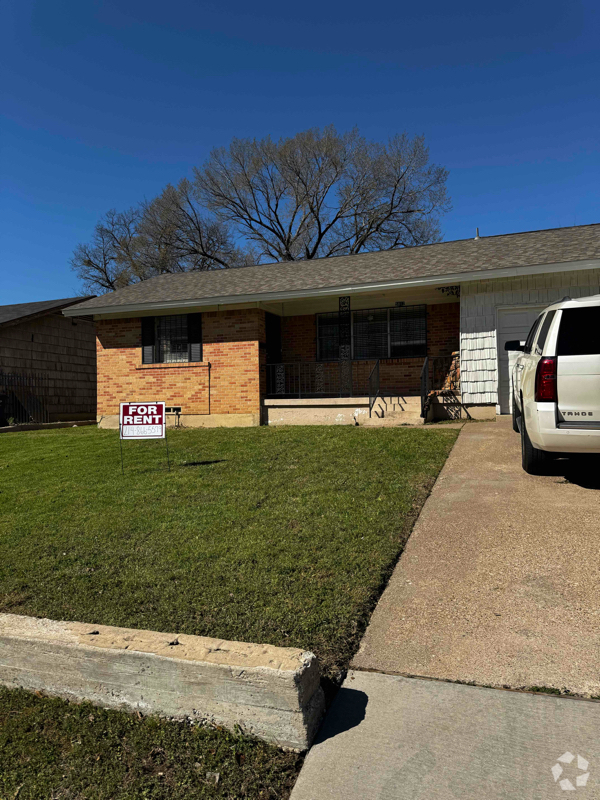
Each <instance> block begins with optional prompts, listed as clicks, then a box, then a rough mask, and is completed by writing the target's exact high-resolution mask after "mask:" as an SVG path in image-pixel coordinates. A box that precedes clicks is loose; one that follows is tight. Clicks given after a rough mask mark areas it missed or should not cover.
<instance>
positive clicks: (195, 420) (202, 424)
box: [97, 414, 260, 430]
mask: <svg viewBox="0 0 600 800" xmlns="http://www.w3.org/2000/svg"><path fill="white" fill-rule="evenodd" d="M97 421H98V427H99V428H109V429H111V430H118V429H119V415H118V414H106V415H98V417H97ZM257 425H260V414H167V428H253V427H256V426H257Z"/></svg>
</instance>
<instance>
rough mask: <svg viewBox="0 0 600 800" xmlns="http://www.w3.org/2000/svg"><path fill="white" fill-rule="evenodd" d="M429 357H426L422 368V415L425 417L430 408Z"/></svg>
mask: <svg viewBox="0 0 600 800" xmlns="http://www.w3.org/2000/svg"><path fill="white" fill-rule="evenodd" d="M429 392H430V389H429V358H425V361H424V362H423V369H422V370H421V417H422V418H423V419H425V417H426V416H427V411H428V410H429Z"/></svg>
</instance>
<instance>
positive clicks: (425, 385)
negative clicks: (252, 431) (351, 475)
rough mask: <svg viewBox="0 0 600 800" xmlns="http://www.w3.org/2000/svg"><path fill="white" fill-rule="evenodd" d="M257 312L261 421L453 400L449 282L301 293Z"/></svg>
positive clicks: (352, 414)
mask: <svg viewBox="0 0 600 800" xmlns="http://www.w3.org/2000/svg"><path fill="white" fill-rule="evenodd" d="M265 310H266V315H265V328H266V346H265V347H264V353H263V358H262V359H261V373H262V375H261V377H262V380H261V384H262V389H263V406H264V408H265V409H266V414H265V417H266V419H265V421H266V422H268V423H269V424H271V423H273V422H275V421H276V420H278V419H280V418H281V419H283V418H284V417H286V418H288V419H289V418H291V416H293V415H292V414H291V412H290V409H292V408H296V409H302V413H300V412H298V413H297V415H296V416H298V418H299V419H302V420H305V422H307V421H308V419H309V417H310V416H311V414H312V417H313V418H314V419H315V421H317V418H322V421H323V422H325V421H326V422H332V421H339V422H344V423H348V422H349V421H352V419H354V420H355V421H356V420H359V419H364V418H365V417H374V416H375V417H380V418H383V417H384V416H388V417H389V416H390V413H391V412H392V411H393V412H394V413H397V412H405V416H406V411H407V409H408V407H410V409H411V416H414V414H413V412H414V411H415V410H417V411H418V416H419V417H421V415H422V414H423V412H424V411H426V410H427V409H425V405H427V403H428V400H427V399H428V397H429V396H430V394H431V393H432V392H437V391H441V390H444V389H445V390H452V391H453V392H455V393H456V395H457V396H459V393H460V365H459V340H460V299H459V292H458V287H454V286H453V287H439V288H438V287H424V288H422V289H418V290H404V291H403V292H399V291H395V292H394V291H390V292H383V293H378V294H367V293H362V294H355V295H343V296H339V297H331V296H329V297H327V298H319V299H313V298H310V299H309V298H307V299H306V300H304V301H294V302H293V303H283V304H280V307H279V308H278V309H274V308H273V309H271V308H269V309H268V310H267V309H265ZM429 404H430V403H429ZM275 409H282V411H281V414H279V412H278V411H275ZM284 409H285V410H284ZM309 409H312V411H309ZM342 409H343V411H342ZM278 414H279V416H278ZM299 424H300V423H299Z"/></svg>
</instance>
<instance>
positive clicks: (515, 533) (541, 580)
mask: <svg viewBox="0 0 600 800" xmlns="http://www.w3.org/2000/svg"><path fill="white" fill-rule="evenodd" d="M519 448H520V441H519V436H518V435H517V434H515V433H513V431H512V429H511V426H510V420H509V419H501V420H499V421H498V422H495V423H478V424H473V425H467V426H465V427H464V429H463V430H462V431H461V433H460V436H459V438H458V441H457V443H456V445H455V447H454V449H453V451H452V453H451V454H450V457H449V458H448V461H447V462H446V464H445V466H444V469H443V470H442V473H441V475H440V477H439V478H438V481H437V483H436V484H435V486H434V488H433V491H432V493H431V496H430V497H429V499H428V500H427V502H426V504H425V506H424V508H423V510H422V512H421V515H420V517H419V519H418V521H417V523H416V525H415V529H414V531H413V533H412V535H411V537H410V539H409V541H408V544H407V547H406V549H405V551H404V553H403V555H402V557H401V559H400V561H399V563H398V565H397V567H396V569H395V571H394V574H393V576H392V578H391V580H390V583H389V585H388V587H387V589H386V591H385V593H384V594H383V597H382V598H381V600H380V602H379V604H378V606H377V608H376V610H375V612H374V614H373V617H372V620H371V624H370V625H369V628H368V630H367V632H366V635H365V637H364V639H363V642H362V644H361V647H360V650H359V652H358V654H357V655H356V657H355V658H354V660H353V663H352V666H353V667H354V668H355V669H364V670H376V671H379V672H387V673H395V674H402V675H413V676H427V677H432V678H442V679H450V680H460V681H466V682H475V683H477V684H479V685H489V686H500V687H501V686H509V687H513V688H529V687H532V686H545V687H554V688H558V689H563V688H567V689H569V690H570V691H572V692H575V693H578V694H582V695H587V696H590V695H592V696H593V695H600V557H599V552H600V491H598V488H596V487H600V476H599V475H598V462H597V461H594V460H593V459H592V460H590V461H589V462H587V464H586V463H583V465H582V466H580V467H579V471H578V472H576V471H574V467H573V466H570V465H569V464H568V463H565V462H562V463H560V462H559V463H557V465H556V470H555V472H556V474H555V475H551V476H544V477H532V476H530V475H527V474H526V473H525V472H523V470H522V469H521V462H520V449H519ZM565 469H567V470H570V472H567V477H568V479H569V480H570V481H571V482H569V480H566V479H565V477H564V470H565ZM561 470H562V471H563V474H561ZM599 736H600V731H599ZM599 767H600V765H599Z"/></svg>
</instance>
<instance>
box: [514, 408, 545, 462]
mask: <svg viewBox="0 0 600 800" xmlns="http://www.w3.org/2000/svg"><path fill="white" fill-rule="evenodd" d="M521 460H522V464H523V469H524V470H525V472H526V473H527V474H528V475H545V474H546V472H547V471H548V464H549V462H550V455H549V453H547V452H546V451H545V450H538V449H537V447H534V446H533V445H532V443H531V439H530V438H529V434H528V433H527V428H526V426H525V415H524V414H521Z"/></svg>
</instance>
